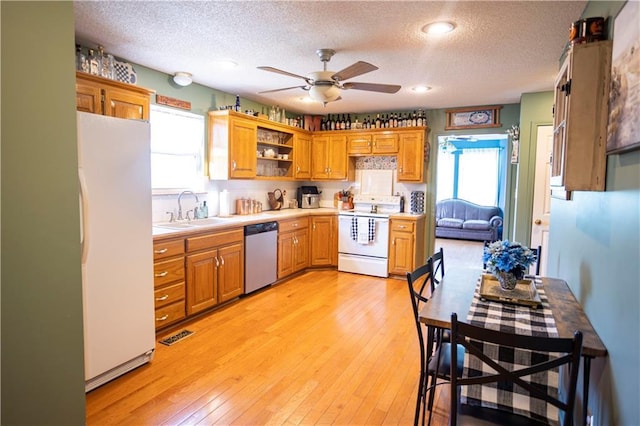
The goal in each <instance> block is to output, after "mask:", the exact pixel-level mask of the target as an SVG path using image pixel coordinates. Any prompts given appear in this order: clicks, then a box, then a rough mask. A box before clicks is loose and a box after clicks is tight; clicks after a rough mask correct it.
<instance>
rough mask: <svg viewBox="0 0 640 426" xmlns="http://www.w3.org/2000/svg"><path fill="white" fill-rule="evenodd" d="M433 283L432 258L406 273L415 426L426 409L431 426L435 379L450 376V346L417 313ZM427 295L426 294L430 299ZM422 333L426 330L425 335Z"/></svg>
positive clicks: (461, 358)
mask: <svg viewBox="0 0 640 426" xmlns="http://www.w3.org/2000/svg"><path fill="white" fill-rule="evenodd" d="M432 281H433V262H432V260H431V258H429V259H427V263H425V264H424V265H422V266H420V267H418V268H417V269H415V270H414V271H413V272H409V273H407V283H408V286H409V295H410V296H411V307H412V309H413V318H414V322H415V325H416V330H417V333H418V342H419V345H420V382H419V385H418V395H417V399H416V411H415V417H414V424H415V425H418V424H423V425H424V423H425V414H426V409H427V407H428V409H429V423H431V410H432V408H433V400H434V392H435V389H434V386H435V384H436V381H437V379H438V378H441V379H445V380H448V379H449V374H450V359H451V349H450V344H449V343H443V342H442V341H441V340H440V339H438V338H437V333H436V329H435V328H433V327H427V326H425V325H424V324H422V323H421V322H420V317H419V314H420V310H421V309H422V307H423V306H424V305H425V304H426V303H428V302H429V297H430V293H429V292H430V291H431V286H432V285H433V282H432ZM427 293H429V297H428V296H427ZM424 330H426V335H425V333H424ZM458 351H459V353H458V354H457V355H458V356H457V357H456V359H457V360H459V361H458V368H457V370H456V371H458V372H459V374H462V365H463V362H464V348H463V347H462V346H460V347H459V348H458Z"/></svg>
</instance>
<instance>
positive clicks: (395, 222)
mask: <svg viewBox="0 0 640 426" xmlns="http://www.w3.org/2000/svg"><path fill="white" fill-rule="evenodd" d="M424 245H425V218H424V216H419V217H416V218H415V219H414V218H410V219H394V218H391V220H390V225H389V274H392V275H405V274H406V273H407V272H412V271H413V270H414V269H415V268H417V267H418V266H420V265H422V264H423V263H424V262H425V260H426V257H425V249H424Z"/></svg>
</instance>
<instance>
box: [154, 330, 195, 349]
mask: <svg viewBox="0 0 640 426" xmlns="http://www.w3.org/2000/svg"><path fill="white" fill-rule="evenodd" d="M192 334H193V331H189V330H182V331H181V332H179V333H178V334H174V335H173V336H170V337H167V338H166V339H162V340H160V343H162V344H163V345H167V346H171V345H173V344H174V343H177V342H178V341H180V340H181V339H184V338H185V337H187V336H190V335H192Z"/></svg>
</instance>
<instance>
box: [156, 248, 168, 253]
mask: <svg viewBox="0 0 640 426" xmlns="http://www.w3.org/2000/svg"><path fill="white" fill-rule="evenodd" d="M168 251H169V249H168V248H163V249H160V250H154V251H153V252H154V253H155V254H164V253H166V252H168Z"/></svg>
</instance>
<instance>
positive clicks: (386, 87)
mask: <svg viewBox="0 0 640 426" xmlns="http://www.w3.org/2000/svg"><path fill="white" fill-rule="evenodd" d="M335 53H336V51H335V50H332V49H318V50H316V54H317V55H318V57H319V58H320V60H321V61H322V62H323V63H324V66H323V70H322V71H315V72H312V73H310V74H308V75H307V76H306V77H304V76H301V75H298V74H293V73H290V72H287V71H283V70H280V69H278V68H273V67H258V69H261V70H264V71H270V72H275V73H277V74H283V75H288V76H290V77H296V78H301V79H303V80H304V81H305V83H306V84H304V85H302V86H292V87H285V88H282V89H273V90H265V91H263V92H260V93H272V92H280V91H282V90H290V89H303V90H306V91H308V92H309V97H311V99H313V100H315V101H318V102H322V104H323V105H327V103H328V102H333V101H338V100H340V99H342V98H341V97H340V92H341V91H342V90H347V89H355V90H366V91H369V92H381V93H396V92H397V91H398V90H400V87H401V86H398V85H395V84H376V83H357V82H345V81H344V80H348V79H350V78H353V77H357V76H359V75H362V74H366V73H368V72H371V71H375V70H377V69H378V67H376V66H375V65H371V64H370V63H368V62H363V61H358V62H356V63H355V64H353V65H350V66H348V67H346V68H345V69H343V70H341V71H338V72H334V71H327V62H329V61H330V60H331V57H332V56H333V55H335Z"/></svg>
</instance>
